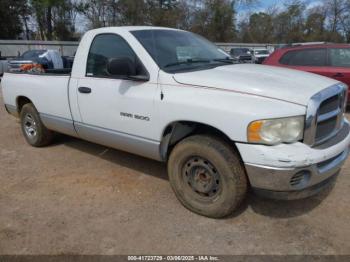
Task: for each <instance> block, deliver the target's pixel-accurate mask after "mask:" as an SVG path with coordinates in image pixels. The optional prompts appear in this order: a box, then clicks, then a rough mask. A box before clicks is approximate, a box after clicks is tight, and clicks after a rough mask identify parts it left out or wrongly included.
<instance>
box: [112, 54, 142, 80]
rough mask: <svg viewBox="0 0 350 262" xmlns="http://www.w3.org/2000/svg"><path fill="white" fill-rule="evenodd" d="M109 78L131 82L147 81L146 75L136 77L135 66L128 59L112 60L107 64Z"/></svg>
mask: <svg viewBox="0 0 350 262" xmlns="http://www.w3.org/2000/svg"><path fill="white" fill-rule="evenodd" d="M107 71H108V73H109V74H110V75H111V76H118V77H121V78H124V79H128V80H133V81H149V75H148V74H144V75H143V74H140V75H137V73H136V72H137V65H136V64H135V62H133V61H132V60H131V59H130V58H128V57H121V58H112V59H110V60H109V62H108V64H107Z"/></svg>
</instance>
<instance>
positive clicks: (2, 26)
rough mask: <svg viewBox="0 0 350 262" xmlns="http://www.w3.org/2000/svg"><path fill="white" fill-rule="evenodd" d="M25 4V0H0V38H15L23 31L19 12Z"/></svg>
mask: <svg viewBox="0 0 350 262" xmlns="http://www.w3.org/2000/svg"><path fill="white" fill-rule="evenodd" d="M26 6H27V3H26V1H25V0H12V1H7V0H0V39H17V38H18V37H19V36H20V34H21V33H22V32H23V29H22V21H21V16H20V13H22V11H23V9H24V7H26ZM20 9H21V10H22V11H21V12H20V13H19V12H18V10H20ZM22 14H24V13H22Z"/></svg>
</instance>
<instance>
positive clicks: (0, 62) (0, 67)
mask: <svg viewBox="0 0 350 262" xmlns="http://www.w3.org/2000/svg"><path fill="white" fill-rule="evenodd" d="M7 67H8V62H7V60H6V59H1V57H0V78H1V77H2V76H3V75H4V73H5V72H6V71H7Z"/></svg>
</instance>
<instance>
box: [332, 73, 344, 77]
mask: <svg viewBox="0 0 350 262" xmlns="http://www.w3.org/2000/svg"><path fill="white" fill-rule="evenodd" d="M332 77H344V74H342V73H336V74H335V75H333V76H332Z"/></svg>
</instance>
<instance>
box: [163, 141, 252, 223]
mask: <svg viewBox="0 0 350 262" xmlns="http://www.w3.org/2000/svg"><path fill="white" fill-rule="evenodd" d="M168 174H169V180H170V184H171V186H172V188H173V190H174V192H175V195H176V197H177V198H178V199H179V200H180V202H181V203H182V204H183V205H184V206H185V207H186V208H188V209H189V210H191V211H193V212H195V213H197V214H200V215H203V216H207V217H212V218H221V217H225V216H227V215H229V214H231V213H232V212H233V211H234V210H235V209H236V208H237V207H238V206H239V204H240V203H241V202H242V200H243V199H244V198H245V195H246V192H247V187H248V186H247V177H246V174H245V170H244V168H243V165H242V163H241V161H240V158H239V156H238V154H237V153H236V152H235V151H234V149H233V148H232V147H231V146H230V145H229V144H228V143H226V142H224V141H222V140H220V139H218V138H215V137H212V136H206V135H194V136H191V137H188V138H185V139H184V140H183V141H181V142H179V143H178V144H177V145H176V146H175V148H174V149H173V150H172V152H171V154H170V157H169V161H168Z"/></svg>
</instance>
